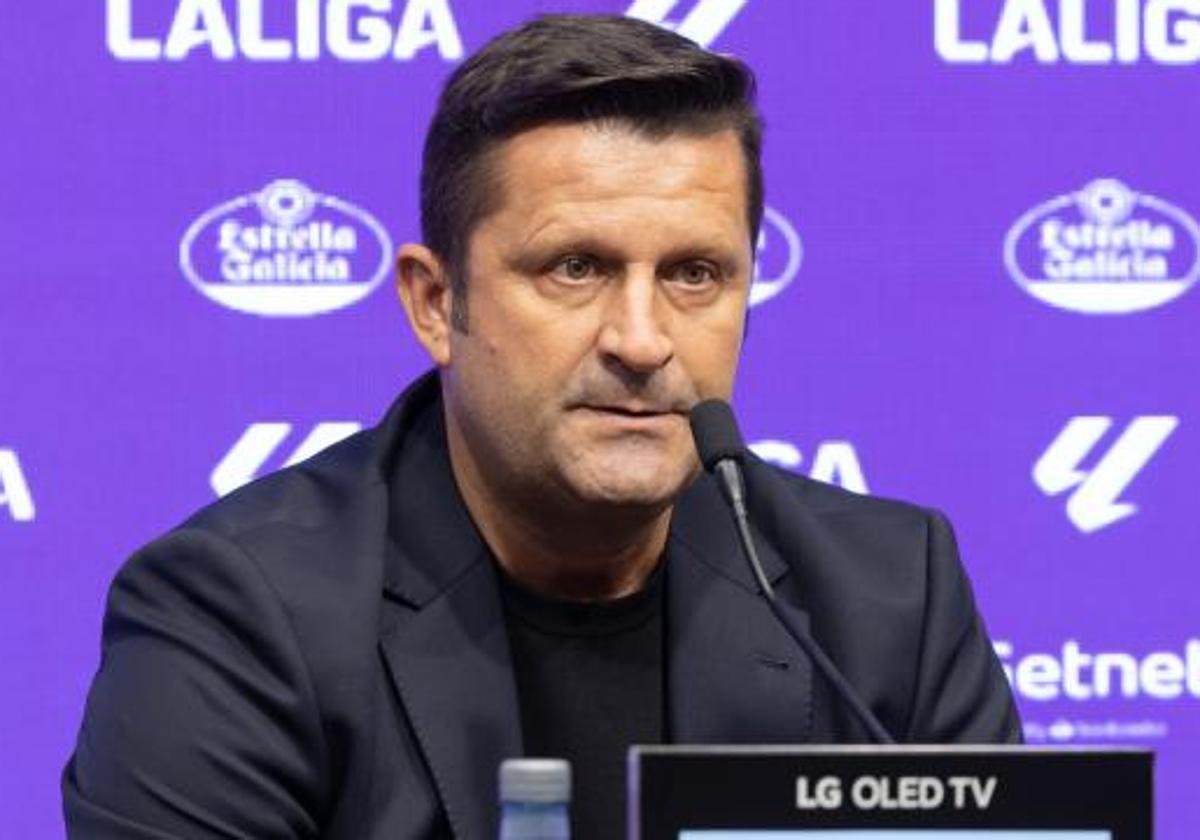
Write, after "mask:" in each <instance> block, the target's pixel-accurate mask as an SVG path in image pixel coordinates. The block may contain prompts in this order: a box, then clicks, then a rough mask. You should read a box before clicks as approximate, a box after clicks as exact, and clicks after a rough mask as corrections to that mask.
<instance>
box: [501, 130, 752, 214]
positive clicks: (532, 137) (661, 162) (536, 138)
mask: <svg viewBox="0 0 1200 840" xmlns="http://www.w3.org/2000/svg"><path fill="white" fill-rule="evenodd" d="M489 164H490V165H489V169H490V170H491V171H490V173H489V176H490V177H489V180H490V181H491V183H492V185H493V186H492V188H493V189H494V190H495V191H496V195H495V201H494V203H493V208H492V210H493V212H494V213H495V212H502V211H506V210H507V211H509V212H508V213H506V214H505V215H508V216H510V217H512V218H511V221H514V222H515V221H521V222H523V223H525V224H529V225H535V226H536V225H539V224H540V223H542V222H543V221H544V219H541V218H539V217H542V216H544V215H546V214H549V213H552V212H553V209H554V205H573V206H576V207H579V208H584V207H593V208H595V207H597V206H602V205H605V204H613V205H621V204H622V203H635V202H641V201H647V202H653V201H671V202H687V203H691V204H693V205H701V206H703V207H704V208H705V209H706V210H708V211H711V212H713V213H715V214H718V215H724V214H728V216H729V217H730V220H732V221H736V222H738V223H744V219H745V211H746V207H745V204H746V201H747V195H746V184H747V181H746V174H745V159H744V155H743V153H742V150H741V145H740V140H739V138H738V135H737V133H736V131H734V130H733V129H723V130H720V131H713V132H708V133H704V134H694V133H683V132H672V133H667V134H650V133H647V132H643V131H639V130H637V129H636V128H635V127H634V126H632V125H630V124H628V123H622V122H614V121H605V122H587V123H553V124H550V125H544V126H538V127H536V128H531V129H528V130H526V131H523V132H520V133H519V134H517V135H514V136H513V137H512V138H510V139H508V140H506V141H505V142H504V143H502V144H501V145H500V146H498V147H497V148H496V149H494V150H493V152H492V155H491V160H490V161H489ZM722 211H724V214H723V213H722Z"/></svg>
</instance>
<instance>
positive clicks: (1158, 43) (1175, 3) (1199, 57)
mask: <svg viewBox="0 0 1200 840" xmlns="http://www.w3.org/2000/svg"><path fill="white" fill-rule="evenodd" d="M1173 12H1182V13H1183V14H1187V15H1191V19H1188V18H1176V19H1175V20H1174V24H1175V25H1174V27H1171V26H1170V22H1171V20H1172V18H1171V14H1172V13H1173ZM1197 16H1200V0H1149V2H1148V3H1147V4H1146V20H1145V30H1146V52H1147V53H1148V54H1149V55H1150V56H1151V57H1152V58H1154V59H1155V60H1156V61H1161V62H1162V63H1163V64H1194V63H1195V62H1196V61H1200V21H1198V20H1196V17H1197ZM1172 36H1174V37H1173V38H1172Z"/></svg>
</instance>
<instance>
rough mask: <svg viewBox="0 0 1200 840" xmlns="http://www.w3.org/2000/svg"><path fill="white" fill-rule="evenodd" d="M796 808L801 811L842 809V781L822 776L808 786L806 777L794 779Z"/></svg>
mask: <svg viewBox="0 0 1200 840" xmlns="http://www.w3.org/2000/svg"><path fill="white" fill-rule="evenodd" d="M796 807H797V808H800V809H801V810H806V811H809V810H816V809H824V810H834V809H837V808H840V807H842V780H841V779H839V778H837V777H836V776H822V777H821V778H819V779H817V780H816V783H815V784H812V785H810V783H809V779H808V777H807V776H799V777H798V778H797V779H796Z"/></svg>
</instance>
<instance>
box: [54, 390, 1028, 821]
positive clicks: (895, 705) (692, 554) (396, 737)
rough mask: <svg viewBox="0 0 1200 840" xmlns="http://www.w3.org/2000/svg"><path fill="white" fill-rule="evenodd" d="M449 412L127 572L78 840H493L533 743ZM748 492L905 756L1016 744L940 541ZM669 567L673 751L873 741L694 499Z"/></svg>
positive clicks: (90, 733)
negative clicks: (511, 775) (503, 789)
mask: <svg viewBox="0 0 1200 840" xmlns="http://www.w3.org/2000/svg"><path fill="white" fill-rule="evenodd" d="M441 411H442V407H441V402H440V399H439V397H438V383H437V380H436V377H427V378H425V379H423V380H420V381H418V383H416V384H415V385H414V386H413V387H412V388H410V389H409V391H407V392H406V393H405V394H404V395H402V396H401V398H400V399H399V401H398V402H397V404H396V405H395V406H394V407H393V408H392V410H391V411H390V412H389V414H388V416H387V417H386V418H385V420H384V421H383V423H382V424H380V425H379V426H378V427H376V428H374V429H371V430H368V431H366V432H364V433H362V434H359V435H356V436H354V437H352V438H350V439H348V440H347V441H345V442H343V443H341V444H338V445H336V446H334V447H332V448H330V449H328V450H326V451H325V452H324V453H322V454H320V455H318V456H317V457H315V458H313V459H312V460H310V461H308V462H306V463H304V464H301V465H299V466H297V467H293V468H290V469H287V470H283V471H281V472H279V473H276V474H274V475H272V476H269V477H267V478H264V479H262V480H261V481H258V482H255V483H253V484H251V485H249V486H247V487H245V488H243V489H242V490H240V491H238V492H236V493H234V494H232V495H230V496H228V497H226V498H225V499H223V500H221V501H220V502H218V503H217V504H215V505H213V506H211V507H209V508H207V509H206V510H204V511H202V512H201V513H199V514H198V515H197V516H195V517H194V518H192V519H191V520H189V521H188V522H186V523H185V524H184V525H182V526H181V527H179V528H178V529H176V530H175V531H172V532H171V533H169V534H168V535H167V536H165V537H164V538H162V539H160V540H158V541H157V542H155V543H153V544H151V545H150V546H148V547H147V548H145V549H143V550H142V551H140V552H139V553H138V554H136V555H135V556H134V557H133V558H132V559H131V560H130V561H129V563H128V564H126V566H125V567H124V568H123V569H122V570H121V572H120V573H119V574H118V575H117V578H116V580H115V581H114V583H113V587H112V591H111V593H110V596H109V602H108V609H107V614H106V617H105V622H104V643H103V656H102V661H101V665H100V669H99V671H98V673H97V674H96V677H95V681H94V683H93V686H92V689H91V693H90V695H89V698H88V704H87V710H86V714H85V718H84V722H83V726H82V729H81V732H80V735H79V740H78V744H77V747H76V750H75V754H74V755H73V757H72V758H71V760H70V762H69V764H68V765H67V768H66V770H65V772H64V776H63V795H64V807H65V812H66V820H67V824H68V827H69V830H70V834H71V836H72V837H87V838H110V837H111V838H116V837H120V838H168V837H246V838H255V840H265V838H275V837H326V838H354V840H370V838H379V839H380V840H382V839H383V838H388V840H398V839H399V838H416V837H437V836H450V835H452V836H455V837H459V838H469V839H470V840H475V838H492V837H495V836H496V806H495V802H496V782H495V777H496V770H497V766H498V764H499V762H500V760H501V759H503V758H505V757H508V756H517V755H520V754H521V752H522V747H521V744H522V738H521V727H520V716H519V714H518V709H517V697H516V689H515V686H514V680H513V675H512V667H511V662H510V658H509V649H508V639H507V635H506V631H505V624H504V621H503V617H502V613H501V605H500V600H499V595H498V592H497V582H496V577H495V575H496V572H495V567H494V562H493V560H492V559H491V556H490V554H489V552H488V550H487V548H486V546H485V545H484V544H483V542H482V541H481V539H480V537H479V535H478V533H477V531H476V529H475V527H474V524H473V523H472V521H471V519H470V517H469V516H468V514H467V512H466V510H465V508H464V507H463V504H462V502H461V500H460V498H459V496H458V492H457V489H456V487H455V485H454V481H453V477H452V475H451V472H450V467H449V461H448V456H447V453H446V443H445V431H444V425H443V419H442V416H441ZM747 473H748V474H747V485H748V492H749V495H750V505H751V516H752V518H753V522H754V527H755V530H756V532H757V533H756V538H757V544H758V547H759V551H760V552H761V554H762V560H763V562H764V564H765V566H766V569H767V572H768V575H769V577H770V578H771V579H772V580H773V582H775V584H776V586H777V587H778V590H779V592H780V594H781V596H783V597H784V598H785V599H786V601H787V602H788V603H789V605H790V606H789V609H791V610H792V611H793V612H794V614H795V616H796V618H797V620H799V621H801V622H802V623H804V624H806V625H808V626H809V627H810V628H811V631H812V633H813V635H814V636H815V637H816V638H817V639H818V641H819V642H820V643H821V644H822V645H823V646H824V647H825V649H826V651H827V652H828V653H829V655H830V656H831V657H832V659H833V660H834V662H836V663H837V665H838V667H839V668H840V669H841V670H842V672H843V673H844V674H845V676H846V677H847V678H848V679H849V681H850V683H851V684H852V685H853V686H854V687H855V688H856V689H857V691H858V692H859V693H860V695H861V696H862V698H863V699H864V700H865V702H866V703H867V704H868V705H869V706H870V707H871V708H872V709H873V710H874V712H875V713H876V714H877V715H878V717H879V718H880V720H881V721H882V722H883V724H884V725H885V726H886V727H887V728H888V729H889V730H890V731H891V732H892V733H894V735H895V736H896V737H897V739H898V740H901V741H918V742H951V741H968V742H969V741H975V742H989V741H1015V740H1018V739H1019V737H1020V736H1019V724H1018V721H1017V717H1016V714H1015V712H1014V709H1013V705H1012V699H1011V695H1010V693H1009V689H1008V685H1007V683H1006V681H1005V679H1004V676H1003V674H1002V672H1001V669H1000V667H999V665H998V663H997V661H996V658H995V656H994V654H993V652H992V650H991V647H990V643H989V641H988V639H987V636H986V634H985V632H984V629H983V627H982V624H981V622H980V619H979V616H978V615H977V613H976V611H975V608H974V605H973V602H972V597H971V593H970V588H969V585H968V583H967V580H966V578H965V577H964V574H963V570H962V568H961V566H960V564H959V561H958V557H957V552H956V550H955V546H954V542H953V538H952V535H951V533H950V529H949V527H948V526H947V524H946V522H945V521H944V520H943V519H942V518H941V517H940V516H938V515H937V514H934V513H930V512H928V511H925V510H921V509H919V508H916V507H912V506H909V505H905V504H901V503H897V502H889V501H882V500H877V499H872V498H867V497H863V496H856V495H853V494H850V493H846V492H843V491H841V490H838V489H835V488H832V487H828V486H825V485H822V484H819V483H816V482H813V481H809V480H806V479H803V478H799V477H796V476H793V475H790V474H787V473H784V472H782V471H779V470H776V469H774V468H772V467H769V466H767V465H765V464H762V463H759V462H752V463H751V464H750V465H749V466H748V470H747ZM667 558H668V568H667V584H666V585H667V590H666V597H667V625H666V632H667V638H668V654H667V660H666V667H667V669H668V673H667V696H668V710H667V717H668V726H669V732H670V737H671V739H672V740H673V741H675V742H679V743H781V742H798V743H804V742H840V741H854V740H863V739H864V736H863V733H862V732H861V731H860V729H859V728H858V727H857V725H856V724H855V723H854V722H853V721H852V720H851V719H850V718H849V717H848V716H847V715H846V714H845V713H844V712H843V711H842V710H841V709H840V706H839V704H838V703H837V702H836V701H835V700H834V698H833V697H832V695H831V694H830V692H829V690H828V688H827V687H826V686H825V685H824V684H823V682H821V680H820V679H819V677H818V678H816V679H814V674H813V672H812V670H811V668H810V664H809V662H808V660H807V659H806V658H805V657H804V656H803V655H802V654H801V653H800V652H799V651H798V650H797V647H796V645H795V643H794V642H793V641H792V640H791V638H790V637H788V636H787V635H786V633H785V632H784V631H783V630H782V629H781V628H780V626H779V625H778V623H777V622H776V620H775V618H774V617H773V616H772V615H771V613H770V612H769V610H768V609H767V608H766V607H765V605H764V604H763V602H762V599H761V597H760V596H759V595H758V594H757V593H756V590H755V585H754V581H753V578H752V576H751V575H750V573H749V572H748V570H747V569H746V567H745V563H744V561H743V559H742V557H741V555H740V550H739V546H738V543H737V539H736V534H735V532H734V529H733V526H732V523H731V519H730V516H729V514H728V512H727V510H726V508H725V507H724V504H723V502H722V500H721V498H720V495H719V493H718V491H717V489H716V487H715V485H714V484H713V483H712V481H711V480H710V479H709V478H708V477H702V478H700V479H698V480H697V481H696V482H695V484H694V485H693V486H692V487H691V488H690V489H689V490H688V491H687V492H686V493H685V495H684V496H683V497H682V498H681V499H680V501H679V502H678V504H677V506H676V509H675V514H674V517H673V521H672V527H671V535H670V540H669V544H668V550H667Z"/></svg>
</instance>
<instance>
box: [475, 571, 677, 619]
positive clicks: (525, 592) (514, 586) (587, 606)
mask: <svg viewBox="0 0 1200 840" xmlns="http://www.w3.org/2000/svg"><path fill="white" fill-rule="evenodd" d="M665 567H666V557H665V555H664V556H663V557H660V558H659V561H658V565H657V566H655V567H654V571H653V572H651V573H650V576H649V577H648V578H646V585H645V586H643V587H642V588H641V589H640V590H638V591H637V592H633V593H631V594H629V595H623V596H621V597H620V598H614V599H612V600H608V601H573V600H570V599H569V598H557V597H555V596H553V595H543V594H541V593H539V592H534V591H533V590H532V589H529V588H527V587H526V586H524V585H523V584H521V583H519V582H518V581H517V580H515V579H514V578H512V577H511V576H510V575H509V574H508V572H506V571H505V570H504V568H503V567H502V566H501V565H500V564H499V563H496V572H497V574H496V576H497V578H498V580H499V583H500V600H501V602H502V603H503V605H504V610H505V612H507V613H509V614H510V615H512V616H513V617H515V618H517V619H518V620H519V621H521V622H522V623H523V624H525V625H527V626H529V627H531V628H533V629H535V630H538V631H540V632H542V633H548V634H551V635H555V636H607V635H612V634H615V633H621V632H624V631H626V630H632V629H634V628H636V627H640V626H641V625H642V624H644V623H645V622H646V621H647V620H648V619H650V618H651V617H652V616H654V615H655V614H656V613H658V612H659V610H660V609H661V606H662V593H663V578H664V569H665Z"/></svg>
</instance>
